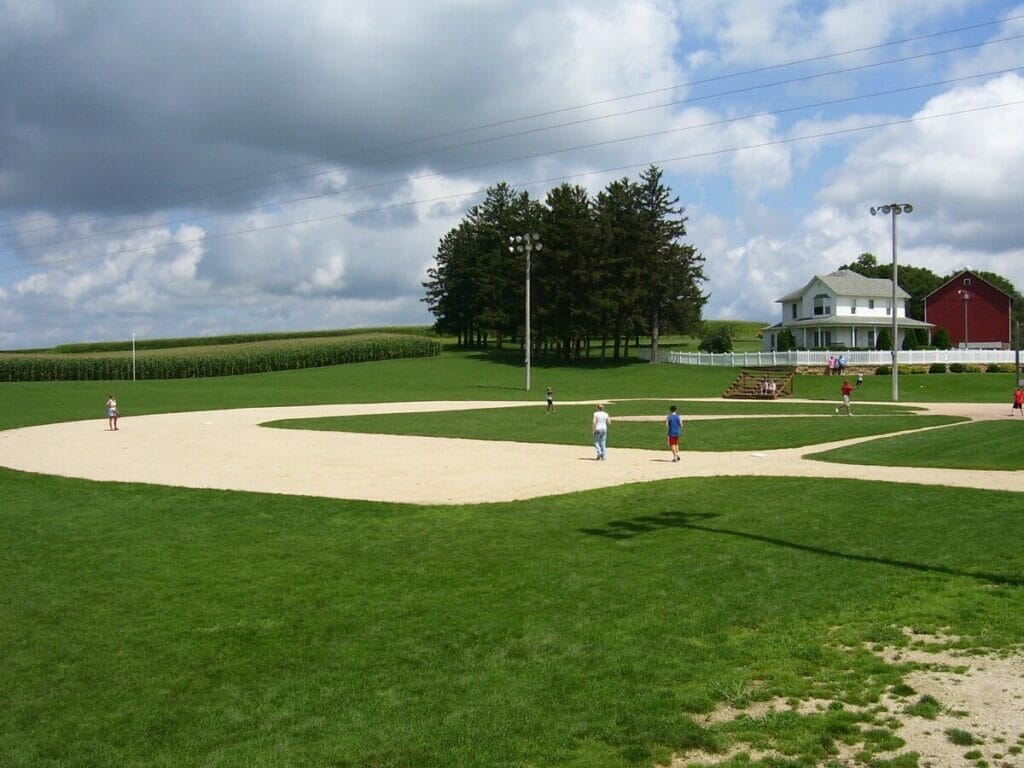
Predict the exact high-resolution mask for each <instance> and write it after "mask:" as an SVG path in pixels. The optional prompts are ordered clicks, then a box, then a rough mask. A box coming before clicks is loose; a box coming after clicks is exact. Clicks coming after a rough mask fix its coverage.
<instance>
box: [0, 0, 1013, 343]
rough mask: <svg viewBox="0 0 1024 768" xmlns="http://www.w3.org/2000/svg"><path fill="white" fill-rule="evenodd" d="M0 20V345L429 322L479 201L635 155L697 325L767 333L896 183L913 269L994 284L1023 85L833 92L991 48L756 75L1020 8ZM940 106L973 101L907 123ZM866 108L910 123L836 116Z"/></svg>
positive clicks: (967, 60)
mask: <svg viewBox="0 0 1024 768" xmlns="http://www.w3.org/2000/svg"><path fill="white" fill-rule="evenodd" d="M0 13H3V15H4V18H5V22H4V23H3V24H0V71H4V72H5V73H6V72H10V73H19V76H18V77H10V78H5V79H4V83H3V86H2V87H0V146H3V147H4V148H5V149H4V153H3V154H0V320H2V322H0V347H23V346H40V345H44V344H49V343H57V342H62V341H70V340H83V339H95V338H109V337H116V338H124V337H126V335H127V334H128V333H129V332H131V331H135V332H136V333H139V334H142V335H175V336H176V335H185V334H198V333H216V332H231V331H256V330H283V329H288V328H296V329H308V328H322V327H338V326H354V325H369V324H398V323H422V322H428V321H429V316H428V315H427V313H426V311H425V308H424V305H423V303H422V301H421V298H422V295H423V291H422V286H421V282H422V280H423V279H424V277H425V273H426V269H427V268H428V267H429V266H430V264H431V260H432V257H433V255H434V253H435V251H436V247H437V244H438V241H439V239H440V238H441V237H442V236H443V234H444V233H445V232H446V231H448V230H449V229H450V228H451V227H453V226H455V225H456V224H457V223H458V221H459V219H460V218H461V216H462V215H463V214H464V212H465V210H466V208H467V206H468V205H469V204H471V203H472V202H474V201H476V200H477V199H479V195H480V190H482V189H483V188H485V187H487V186H488V185H490V184H493V183H496V182H497V181H500V180H506V181H509V182H511V183H513V184H521V185H527V183H528V182H537V181H541V183H537V184H534V185H529V186H524V188H526V189H528V191H529V192H530V193H531V194H533V195H535V196H536V197H540V198H542V197H543V196H544V194H545V193H546V192H547V190H548V189H550V188H551V187H553V186H555V185H556V184H557V183H558V182H559V181H560V180H562V179H568V180H570V181H571V182H572V183H578V184H581V185H583V186H586V187H587V188H588V189H590V190H591V191H594V192H596V191H597V190H599V189H600V188H602V187H603V186H604V184H606V183H607V182H608V181H609V180H610V179H611V178H616V177H620V176H623V175H630V176H634V177H635V176H636V175H637V174H638V173H639V171H640V170H641V169H642V167H643V166H644V165H646V164H648V163H652V162H658V163H663V166H664V170H665V179H666V181H667V182H668V183H669V184H670V185H671V186H672V187H673V190H674V192H675V193H676V194H677V195H679V197H680V201H681V203H682V204H683V205H684V206H686V208H687V214H688V215H689V217H690V220H689V233H690V235H689V236H690V240H691V241H692V242H693V244H694V245H695V246H696V247H697V248H698V249H699V250H700V251H701V252H702V253H703V254H704V255H705V257H706V259H707V263H706V272H707V274H708V276H709V278H710V279H709V282H708V285H707V286H706V287H707V289H708V290H709V291H710V292H711V294H712V298H711V302H710V304H709V307H708V315H709V316H712V317H751V318H761V319H765V320H773V319H774V318H775V313H776V312H777V307H776V306H775V305H774V303H773V302H774V299H775V298H777V297H778V296H780V295H782V294H784V293H786V292H788V291H789V290H791V289H792V288H794V287H797V286H799V285H802V284H803V283H804V282H806V280H807V279H808V278H809V277H810V275H811V274H814V273H815V272H823V271H830V270H832V269H834V268H835V267H837V266H838V265H839V264H843V263H848V262H850V261H852V260H854V259H855V258H856V257H857V255H858V254H859V253H861V252H862V251H874V252H876V253H879V254H880V255H882V254H883V252H884V248H885V244H886V243H887V239H886V232H885V222H883V221H882V220H880V219H878V218H876V219H872V218H871V217H870V216H869V215H868V214H867V207H868V206H869V205H871V204H874V203H877V202H880V201H888V200H890V199H896V198H899V199H906V200H909V201H912V202H914V204H915V206H916V207H917V210H916V211H915V213H914V214H913V215H912V216H911V217H907V221H906V222H904V223H903V226H904V227H905V237H904V244H903V246H902V247H903V248H905V249H906V255H907V258H909V259H910V260H911V262H912V263H919V264H920V265H922V266H929V267H931V268H932V269H935V270H936V271H938V272H945V271H948V270H949V269H953V268H955V267H958V266H963V265H964V264H966V263H971V264H972V265H973V266H976V267H979V268H989V269H993V270H994V271H998V272H1001V273H1002V274H1005V275H1006V276H1007V277H1009V278H1011V279H1012V280H1014V281H1015V282H1017V284H1018V285H1019V286H1024V271H1022V269H1024V268H1022V267H1021V264H1022V263H1024V260H1022V259H1021V256H1024V253H1022V251H1021V241H1020V237H1019V218H1020V211H1021V209H1022V198H1021V193H1020V192H1019V191H1018V189H1019V183H1018V180H1019V179H1020V178H1021V174H1022V172H1024V154H1022V149H1021V144H1022V143H1021V142H1020V140H1019V136H1020V125H1021V121H1022V114H1024V113H1022V108H1021V107H1020V106H1019V105H1018V106H1001V107H998V108H993V109H984V110H982V109H981V108H982V107H994V106H995V105H1001V104H1002V105H1005V104H1009V103H1011V102H1014V101H1022V100H1024V85H1022V79H1021V76H1020V75H1019V73H1018V74H1004V75H1001V76H997V75H991V76H988V77H983V78H978V79H975V80H967V81H964V82H962V83H959V84H955V85H950V86H947V87H940V88H931V89H922V90H916V91H907V92H905V93H901V94H894V95H892V96H890V97H889V98H887V99H880V98H876V99H864V100H857V101H849V102H844V101H843V99H848V98H850V97H851V96H855V95H858V94H863V93H870V92H872V91H878V90H883V89H895V88H899V87H903V86H909V85H913V84H920V83H923V82H927V81H930V80H939V79H943V78H949V77H964V76H969V75H973V74H977V73H982V72H993V71H995V70H996V69H999V68H1006V67H1009V66H1018V65H1019V62H1018V61H1016V60H1015V58H1016V57H1015V55H1014V53H1013V51H1012V48H1011V47H1010V46H1007V45H1004V44H992V45H990V46H981V47H978V48H973V49H965V50H964V52H962V53H959V54H956V55H943V56H937V57H935V58H934V59H932V58H928V57H925V58H923V59H920V60H915V61H914V63H912V64H909V63H908V64H906V65H904V66H901V67H894V66H890V67H888V68H880V69H878V70H877V71H876V70H865V71H864V72H860V73H849V74H847V75H843V76H838V75H835V76H829V77H822V78H815V79H812V80H804V81H801V80H799V79H792V80H791V81H789V82H787V84H785V85H775V86H772V85H770V84H771V83H772V82H776V81H785V80H788V79H791V78H796V77H797V76H799V75H809V74H820V73H822V72H824V71H826V70H828V69H829V68H839V67H845V66H850V65H851V64H856V63H866V62H868V61H870V60H871V54H870V53H868V52H862V53H860V54H858V55H856V56H852V57H843V58H842V60H841V61H832V60H831V59H827V60H822V61H821V62H819V63H818V64H816V65H813V66H810V65H808V66H805V67H803V68H777V65H780V64H784V63H786V62H788V61H793V60H795V59H800V58H809V57H814V56H827V55H829V54H832V53H835V52H838V51H842V50H850V49H854V48H868V47H870V46H876V45H879V44H882V43H886V42H890V41H893V40H896V39H899V38H901V37H911V36H915V35H921V34H926V33H929V32H934V31H936V30H940V31H941V30H953V29H956V28H959V27H965V26H968V25H970V24H972V23H978V22H985V21H990V20H992V19H995V18H996V17H998V16H1004V17H1010V16H1013V15H1015V14H1016V15H1022V14H1024V8H1022V7H1021V6H1013V5H1012V4H1009V3H1002V2H993V3H991V4H986V7H985V8H984V9H979V8H978V7H977V4H971V3H969V2H967V0H928V1H926V0H908V3H904V4H903V5H901V6H899V7H896V6H892V5H891V4H886V3H883V2H881V0H847V1H846V2H829V3H824V4H821V3H809V2H806V1H798V0H770V1H769V2H753V0H743V1H741V2H735V1H733V2H726V1H725V0H680V1H678V2H674V1H670V0H596V1H595V2H589V3H583V2H579V0H555V1H554V2H550V1H549V2H540V1H539V0H537V1H536V2H535V1H534V0H528V2H525V3H523V2H513V1H512V0H491V1H489V2H483V1H482V0H479V1H467V0H430V1H429V2H424V3H414V4H408V3H397V2H395V1H394V0H384V2H379V1H378V2H369V0H360V1H359V2H354V3H347V4H345V5H344V8H342V6H340V5H339V4H337V3H327V2H323V1H322V0H299V2H284V0H272V1H271V2H266V3H260V4H258V5H255V6H254V5H252V4H244V5H243V4H242V3H239V2H223V3H214V4H209V3H201V2H199V1H198V0H184V2H182V3H177V4H174V5H168V6H152V5H146V4H138V3H132V2H127V0H124V1H123V2H114V3H108V4H105V5H104V6H103V7H99V6H96V5H95V4H74V3H61V4H56V3H27V2H23V0H0ZM1020 28H1021V22H1019V21H1017V22H1013V21H1011V22H1006V23H1005V24H1004V25H1001V26H1000V25H993V26H989V27H984V28H980V29H979V30H978V31H977V33H966V32H965V33H959V34H957V35H953V36H951V37H950V39H948V40H946V39H945V38H943V41H942V43H941V46H949V45H952V44H954V43H967V42H981V41H985V40H994V39H996V38H998V37H1000V36H1005V35H1007V34H1012V33H1013V32H1014V31H1016V32H1019V30H1020ZM972 35H973V36H972ZM925 46H926V43H925V42H918V43H915V44H907V45H900V46H895V47H894V48H893V49H892V50H886V51H885V53H884V55H885V56H892V57H896V56H898V55H903V54H911V53H920V52H921V51H922V50H926V47H925ZM941 46H938V47H941ZM1018 50H1019V48H1018ZM879 55H880V56H881V55H882V54H881V53H880V54H879ZM766 66H769V67H772V69H770V70H766V71H764V72H761V73H754V74H747V75H743V76H734V75H736V74H737V73H739V72H742V71H743V70H749V69H756V68H759V67H766ZM673 86H675V87H673ZM631 94H633V95H635V96H632V97H630V98H625V97H627V96H630V95H631ZM827 101H832V102H834V104H833V105H831V106H819V107H817V108H814V109H802V110H799V109H796V108H797V107H800V106H801V105H807V104H814V103H819V104H823V103H824V102H827ZM672 102H675V103H674V104H673V103H672ZM964 110H979V111H975V112H972V113H970V114H966V115H963V116H961V117H936V116H938V115H946V114H947V113H951V112H956V111H964ZM619 113H621V114H619ZM750 115H758V116H757V117H756V118H753V119H740V118H743V117H744V116H750ZM597 118H604V119H597ZM930 118H934V119H930ZM887 120H910V121H911V122H908V123H906V124H904V125H895V126H892V127H890V128H882V129H874V130H871V131H864V132H850V131H851V129H854V128H857V127H858V126H863V125H866V124H870V123H873V122H883V121H887ZM695 126H704V127H695ZM810 134H822V137H821V138H819V139H815V140H813V141H812V140H797V139H799V138H800V137H801V136H807V135H810ZM825 134H834V135H831V136H827V135H825ZM629 137H642V138H629ZM627 138H629V140H625V139H627ZM609 142H612V143H609ZM754 145H762V146H759V147H758V148H756V149H747V150H743V151H736V150H737V148H740V147H750V146H754ZM519 158H522V159H519ZM542 180H543V181H542ZM915 259H916V260H917V261H914V260H915Z"/></svg>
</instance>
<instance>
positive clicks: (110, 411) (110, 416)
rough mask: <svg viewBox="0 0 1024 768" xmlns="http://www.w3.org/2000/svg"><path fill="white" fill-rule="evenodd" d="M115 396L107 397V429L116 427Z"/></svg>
mask: <svg viewBox="0 0 1024 768" xmlns="http://www.w3.org/2000/svg"><path fill="white" fill-rule="evenodd" d="M117 416H118V413H117V398H115V397H114V396H113V395H111V396H110V397H108V398H107V429H117Z"/></svg>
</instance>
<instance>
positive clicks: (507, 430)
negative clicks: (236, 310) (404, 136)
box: [272, 402, 958, 451]
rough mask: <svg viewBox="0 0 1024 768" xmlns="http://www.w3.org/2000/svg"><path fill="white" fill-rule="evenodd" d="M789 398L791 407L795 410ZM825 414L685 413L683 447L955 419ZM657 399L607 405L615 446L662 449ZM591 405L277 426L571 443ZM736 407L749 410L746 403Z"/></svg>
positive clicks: (580, 438) (778, 442)
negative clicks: (698, 416) (704, 416)
mask: <svg viewBox="0 0 1024 768" xmlns="http://www.w3.org/2000/svg"><path fill="white" fill-rule="evenodd" d="M619 406H621V409H622V410H623V411H625V412H628V413H630V414H631V415H636V414H653V415H657V416H659V419H660V420H659V421H646V422H636V421H623V420H616V418H615V416H616V414H617V413H618V412H619ZM798 408H799V407H798V406H797V405H796V404H790V407H789V408H788V409H786V410H790V411H792V410H798ZM803 408H805V409H808V410H810V411H811V412H817V413H820V414H821V415H822V416H823V418H822V417H818V416H816V417H813V418H812V417H808V418H795V417H792V416H790V417H780V418H758V419H748V418H738V419H713V420H708V421H703V420H701V421H689V422H688V421H686V420H685V415H684V422H683V424H684V426H683V436H682V439H681V443H680V444H681V446H682V447H683V449H684V450H692V451H740V450H770V449H774V448H789V447H796V446H802V445H813V444H816V443H825V442H829V441H832V440H846V439H849V438H854V437H863V436H865V435H877V434H885V433H887V432H896V431H900V430H907V429H919V428H922V427H929V426H937V425H942V424H953V423H956V422H957V421H958V419H955V418H952V417H948V416H915V415H912V414H906V413H903V412H896V413H895V414H893V413H886V412H885V410H884V409H885V407H884V406H882V407H879V408H878V409H876V410H877V411H878V412H879V415H877V416H858V417H856V418H849V417H847V416H845V415H843V416H836V415H835V412H834V409H832V408H831V407H829V406H803ZM656 409H657V406H656V405H655V404H652V403H646V402H645V403H621V404H616V405H612V406H609V408H608V410H609V412H610V413H611V414H612V426H611V429H610V431H609V441H610V444H611V445H612V446H614V447H618V448H649V449H660V448H662V447H663V445H664V442H665V426H664V423H663V419H664V412H660V413H659V412H658V410H656ZM593 410H594V408H593V406H590V405H570V406H564V405H563V406H562V407H560V408H559V409H558V412H557V413H555V414H551V415H548V414H546V413H545V412H544V409H543V408H541V407H537V408H533V409H526V408H504V409H482V410H470V411H457V412H447V413H445V412H441V413H417V414H416V415H415V416H410V415H408V414H394V415H383V416H380V415H378V416H341V417H331V418H317V419H288V420H284V421H277V422H273V423H272V426H277V427H285V428H291V429H320V430H337V431H344V432H372V433H377V434H406V435H409V434H412V435H425V436H430V437H461V438H472V439H478V440H514V441H518V442H529V443H556V444H563V445H564V444H572V443H586V442H588V441H589V439H590V423H591V414H592V413H593ZM685 410H686V411H691V410H695V411H700V410H708V411H714V412H717V413H721V414H726V413H729V412H730V410H729V404H716V405H714V406H712V405H708V406H705V407H704V408H701V407H700V406H699V405H695V407H693V408H690V407H689V404H687V405H686V407H685ZM737 410H740V411H743V412H747V410H748V409H747V408H738V409H737ZM761 412H762V413H765V412H766V409H765V408H762V409H761Z"/></svg>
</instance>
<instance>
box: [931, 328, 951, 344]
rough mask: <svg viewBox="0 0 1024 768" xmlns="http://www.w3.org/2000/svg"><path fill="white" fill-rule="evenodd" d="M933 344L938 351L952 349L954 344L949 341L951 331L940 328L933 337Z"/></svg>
mask: <svg viewBox="0 0 1024 768" xmlns="http://www.w3.org/2000/svg"><path fill="white" fill-rule="evenodd" d="M932 343H933V344H934V345H935V348H936V349H949V348H950V347H952V346H953V345H952V343H951V342H950V341H949V331H947V330H946V329H945V328H939V330H937V331H936V332H935V335H934V336H933V337H932Z"/></svg>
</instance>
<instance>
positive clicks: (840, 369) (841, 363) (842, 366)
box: [836, 355, 846, 376]
mask: <svg viewBox="0 0 1024 768" xmlns="http://www.w3.org/2000/svg"><path fill="white" fill-rule="evenodd" d="M836 369H837V370H836V372H837V373H838V374H839V375H840V376H842V375H843V374H844V373H846V355H840V356H839V359H838V360H836Z"/></svg>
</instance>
